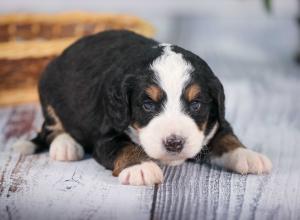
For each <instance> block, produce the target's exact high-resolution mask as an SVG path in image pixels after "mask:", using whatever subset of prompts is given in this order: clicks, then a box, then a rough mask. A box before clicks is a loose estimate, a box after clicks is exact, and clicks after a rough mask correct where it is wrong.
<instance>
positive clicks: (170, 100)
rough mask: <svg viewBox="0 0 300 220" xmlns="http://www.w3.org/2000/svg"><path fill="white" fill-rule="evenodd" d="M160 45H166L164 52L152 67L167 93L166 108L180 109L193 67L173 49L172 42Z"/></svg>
mask: <svg viewBox="0 0 300 220" xmlns="http://www.w3.org/2000/svg"><path fill="white" fill-rule="evenodd" d="M160 46H163V47H164V52H163V54H162V55H161V56H160V57H158V58H157V59H156V60H155V61H154V62H153V63H152V65H151V69H152V70H153V71H154V73H155V76H156V79H157V81H158V83H159V84H160V86H161V88H162V89H163V90H164V91H165V92H166V94H167V103H166V105H165V109H168V110H171V111H174V110H175V111H180V110H181V108H180V97H181V95H182V91H183V88H184V87H185V85H186V83H187V82H188V80H189V78H190V77H189V73H190V72H191V71H193V67H192V65H191V64H190V63H189V62H187V61H186V60H185V59H184V58H183V56H182V54H180V53H175V52H174V51H172V49H171V45H170V44H160Z"/></svg>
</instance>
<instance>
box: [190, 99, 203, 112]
mask: <svg viewBox="0 0 300 220" xmlns="http://www.w3.org/2000/svg"><path fill="white" fill-rule="evenodd" d="M200 107H201V103H200V102H199V101H193V102H192V103H191V104H190V110H191V111H192V112H198V111H199V110H200Z"/></svg>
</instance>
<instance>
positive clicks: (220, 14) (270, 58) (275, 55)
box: [0, 0, 300, 75]
mask: <svg viewBox="0 0 300 220" xmlns="http://www.w3.org/2000/svg"><path fill="white" fill-rule="evenodd" d="M299 5H300V3H299V1H297V0H213V1H212V0H202V1H198V0H164V1H159V0H151V1H148V0H127V1H124V0H114V1H105V0H85V1H80V0H77V1H61V0H51V1H37V0H26V1H25V0H10V1H5V0H4V1H1V3H0V13H8V12H63V11H92V12H110V13H122V14H133V15H137V16H139V17H141V18H143V19H145V20H147V21H148V22H150V23H152V24H153V25H154V27H155V28H156V30H157V32H156V39H158V40H159V41H162V42H170V43H174V44H178V45H180V46H182V47H185V48H187V49H190V50H192V51H193V52H195V53H197V54H198V55H200V56H201V57H203V58H204V59H205V60H207V61H208V63H210V64H211V66H212V67H214V66H216V67H217V66H220V65H222V67H223V65H226V64H227V63H228V62H229V63H230V66H232V65H244V64H247V65H252V64H255V65H263V64H267V63H268V64H272V65H278V64H282V63H283V62H292V61H293V59H294V56H295V54H296V52H297V51H298V48H299V45H300V42H299V41H300V34H299V32H298V31H299V30H298V29H297V22H296V18H297V16H299V11H300V6H299ZM216 63H218V64H219V65H215V64H216ZM246 70H247V68H246V69H245V72H244V73H243V72H240V73H239V75H240V74H241V75H243V74H246ZM217 71H218V72H220V73H221V72H222V73H224V74H227V71H226V70H224V69H222V71H221V70H220V69H219V68H218V70H217ZM230 72H232V71H230Z"/></svg>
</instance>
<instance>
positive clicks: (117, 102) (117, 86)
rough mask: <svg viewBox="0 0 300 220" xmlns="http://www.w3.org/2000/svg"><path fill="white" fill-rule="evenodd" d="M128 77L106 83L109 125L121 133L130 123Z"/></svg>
mask: <svg viewBox="0 0 300 220" xmlns="http://www.w3.org/2000/svg"><path fill="white" fill-rule="evenodd" d="M129 83H130V77H129V76H127V77H126V76H125V77H120V78H115V79H114V81H113V82H111V83H108V85H109V86H107V88H106V90H107V96H106V102H105V104H106V106H104V107H105V108H106V113H107V115H108V119H109V123H111V125H112V127H113V128H114V129H115V130H116V131H118V132H123V131H124V130H125V129H126V128H127V127H128V126H129V123H130V117H131V116H130V112H131V109H130V103H129V101H130V98H129V95H130V85H129Z"/></svg>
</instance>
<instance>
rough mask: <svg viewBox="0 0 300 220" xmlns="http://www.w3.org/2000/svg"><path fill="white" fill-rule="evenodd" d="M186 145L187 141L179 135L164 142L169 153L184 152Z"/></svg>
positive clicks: (172, 136)
mask: <svg viewBox="0 0 300 220" xmlns="http://www.w3.org/2000/svg"><path fill="white" fill-rule="evenodd" d="M184 143H185V139H184V138H183V137H180V136H177V135H171V136H169V137H167V139H166V140H165V141H164V145H165V148H166V149H167V151H169V152H176V153H179V152H180V151H181V150H182V148H183V145H184Z"/></svg>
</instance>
